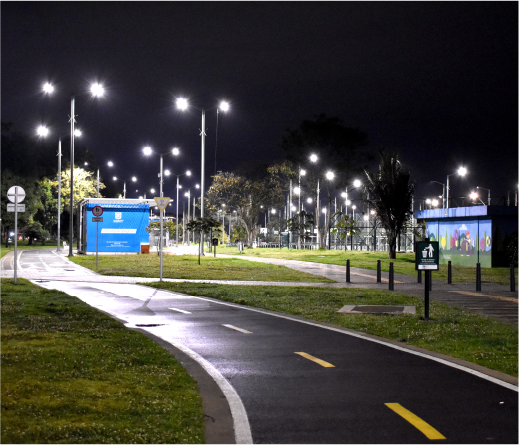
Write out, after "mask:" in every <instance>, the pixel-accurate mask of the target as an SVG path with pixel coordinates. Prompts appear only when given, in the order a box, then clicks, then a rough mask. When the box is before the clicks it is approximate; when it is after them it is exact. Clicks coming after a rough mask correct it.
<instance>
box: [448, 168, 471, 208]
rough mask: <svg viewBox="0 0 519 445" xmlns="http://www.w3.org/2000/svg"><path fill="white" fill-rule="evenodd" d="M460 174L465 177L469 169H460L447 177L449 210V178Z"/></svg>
mask: <svg viewBox="0 0 519 445" xmlns="http://www.w3.org/2000/svg"><path fill="white" fill-rule="evenodd" d="M455 174H458V175H460V176H465V175H466V174H467V169H466V168H465V167H460V168H458V171H457V172H456V173H451V174H450V175H447V207H446V208H447V209H448V208H449V190H450V187H449V177H451V176H452V175H455Z"/></svg>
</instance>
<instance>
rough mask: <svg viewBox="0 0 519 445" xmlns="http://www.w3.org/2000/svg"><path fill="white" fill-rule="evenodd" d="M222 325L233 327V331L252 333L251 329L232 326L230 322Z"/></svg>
mask: <svg viewBox="0 0 519 445" xmlns="http://www.w3.org/2000/svg"><path fill="white" fill-rule="evenodd" d="M222 326H225V327H226V328H229V329H234V330H235V331H240V332H243V333H244V334H252V332H251V331H246V330H245V329H241V328H237V327H236V326H233V325H232V324H223V325H222Z"/></svg>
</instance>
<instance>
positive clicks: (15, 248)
mask: <svg viewBox="0 0 519 445" xmlns="http://www.w3.org/2000/svg"><path fill="white" fill-rule="evenodd" d="M17 269H18V191H16V193H15V195H14V284H17V281H16V279H17V273H16V272H17Z"/></svg>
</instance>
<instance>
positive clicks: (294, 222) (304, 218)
mask: <svg viewBox="0 0 519 445" xmlns="http://www.w3.org/2000/svg"><path fill="white" fill-rule="evenodd" d="M313 225H314V215H313V214H312V213H306V212H305V211H304V210H301V211H300V212H299V213H297V214H295V215H294V216H293V217H292V218H291V219H289V220H288V229H289V230H290V231H291V232H293V233H296V234H297V236H298V237H299V239H300V240H301V241H303V242H305V241H310V240H311V239H312V232H311V231H310V228H311V227H313Z"/></svg>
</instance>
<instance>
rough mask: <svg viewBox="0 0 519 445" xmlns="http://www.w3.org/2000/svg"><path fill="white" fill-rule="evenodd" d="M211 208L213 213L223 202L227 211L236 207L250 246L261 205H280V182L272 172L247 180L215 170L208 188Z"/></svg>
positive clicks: (260, 212)
mask: <svg viewBox="0 0 519 445" xmlns="http://www.w3.org/2000/svg"><path fill="white" fill-rule="evenodd" d="M206 196H207V203H208V209H209V210H210V211H213V212H216V211H217V209H219V208H221V205H222V204H225V205H226V209H227V210H229V211H232V210H237V213H238V217H239V219H240V221H241V223H242V225H243V226H244V227H245V229H246V230H247V240H248V244H249V245H252V242H253V240H254V237H255V235H256V233H257V230H258V227H257V226H258V220H259V216H260V214H262V213H263V209H262V207H261V206H264V207H276V206H280V205H283V202H284V199H283V194H282V190H281V187H280V183H279V181H278V180H277V178H275V177H274V176H273V175H270V174H268V173H265V176H264V177H263V178H262V179H256V180H253V179H249V178H246V177H242V176H238V175H235V174H234V173H227V172H225V173H218V174H217V175H216V176H215V177H214V178H213V184H212V185H211V187H210V188H209V190H208V191H207V195H206Z"/></svg>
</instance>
